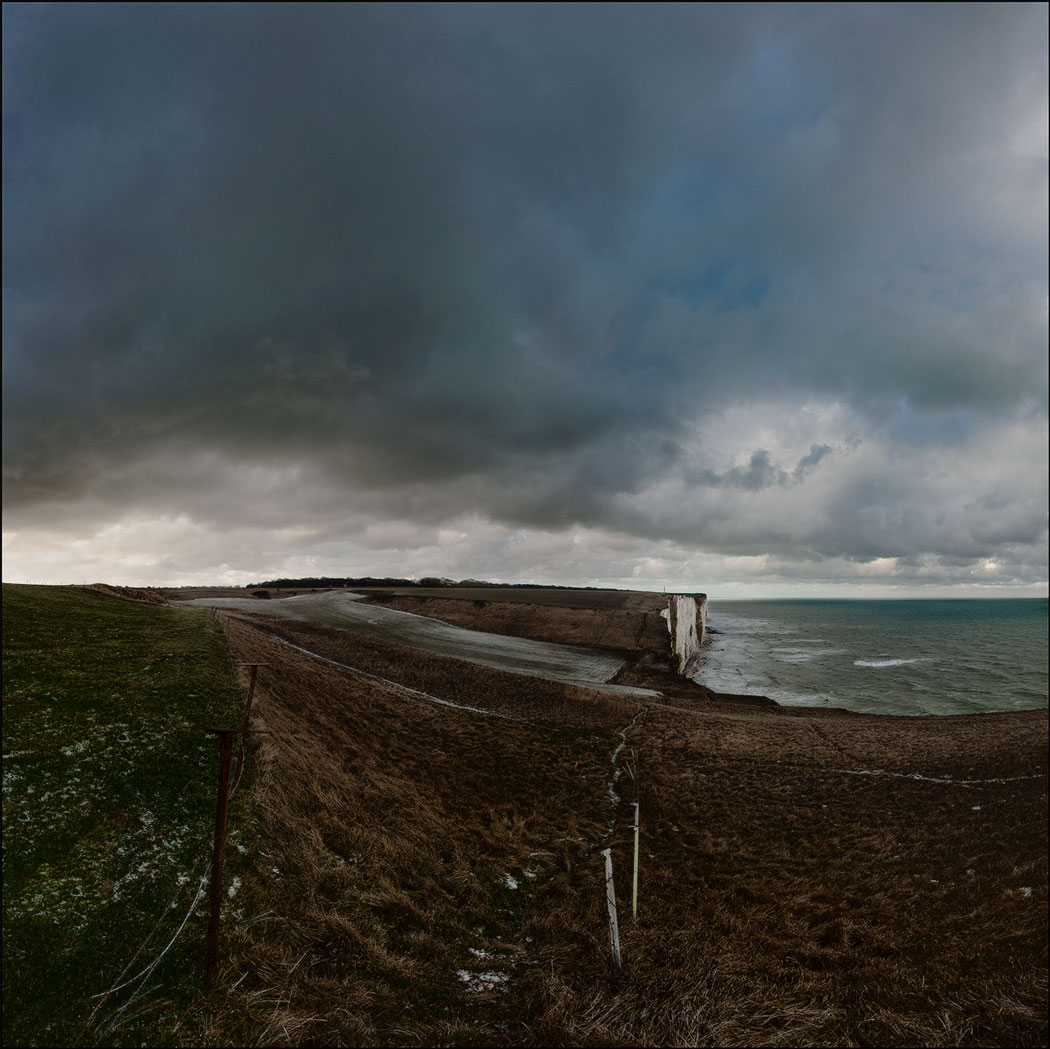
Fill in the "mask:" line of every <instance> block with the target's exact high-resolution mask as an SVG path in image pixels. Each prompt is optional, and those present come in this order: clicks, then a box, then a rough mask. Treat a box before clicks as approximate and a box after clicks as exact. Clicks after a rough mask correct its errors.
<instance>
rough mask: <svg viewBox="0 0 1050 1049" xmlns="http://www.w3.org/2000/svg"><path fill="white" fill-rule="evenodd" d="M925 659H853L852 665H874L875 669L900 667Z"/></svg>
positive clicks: (921, 661)
mask: <svg viewBox="0 0 1050 1049" xmlns="http://www.w3.org/2000/svg"><path fill="white" fill-rule="evenodd" d="M923 662H925V660H923V659H920V658H916V659H855V660H853V665H854V666H855V667H874V668H875V669H876V670H881V669H882V668H883V667H902V666H905V665H906V664H908V663H923Z"/></svg>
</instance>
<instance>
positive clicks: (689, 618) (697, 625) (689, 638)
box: [660, 594, 707, 674]
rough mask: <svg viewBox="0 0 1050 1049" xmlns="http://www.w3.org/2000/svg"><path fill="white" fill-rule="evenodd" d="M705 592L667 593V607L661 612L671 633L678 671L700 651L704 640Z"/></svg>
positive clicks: (683, 669) (672, 649)
mask: <svg viewBox="0 0 1050 1049" xmlns="http://www.w3.org/2000/svg"><path fill="white" fill-rule="evenodd" d="M706 604H707V594H668V595H667V609H666V611H664V612H661V613H660V615H662V616H663V617H664V618H665V619H666V620H667V629H668V632H669V633H670V635H671V652H672V654H673V655H674V656H676V657H677V658H678V673H679V674H684V673H685V668H686V664H687V663H688V662H689V660H691V659H692V658H693V656H695V655H696V654H697V653H698V652H699V651H700V645H701V644H702V643H703V640H704V606H705V605H706Z"/></svg>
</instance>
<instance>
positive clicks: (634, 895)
mask: <svg viewBox="0 0 1050 1049" xmlns="http://www.w3.org/2000/svg"><path fill="white" fill-rule="evenodd" d="M631 917H632V918H633V919H634V920H635V921H638V802H637V801H636V802H635V803H634V883H633V885H632V886H631Z"/></svg>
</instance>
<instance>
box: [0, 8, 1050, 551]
mask: <svg viewBox="0 0 1050 1049" xmlns="http://www.w3.org/2000/svg"><path fill="white" fill-rule="evenodd" d="M3 19H4V64H5V74H6V76H7V78H8V79H7V85H8V86H7V87H6V88H5V119H4V197H5V215H4V273H5V288H4V380H5V381H4V408H5V410H4V457H5V504H6V506H7V507H8V510H7V512H8V513H9V514H13V515H15V516H16V517H17V518H18V519H19V520H32V519H33V517H34V514H36V515H43V514H53V513H57V512H58V510H57V509H56V508H58V507H68V508H69V509H68V513H69V514H70V517H71V519H72V518H75V516H76V514H77V512H78V511H77V507H78V506H79V507H81V509H83V508H84V507H86V506H88V505H95V504H94V503H93V502H92V501H93V500H96V501H98V500H100V499H101V496H100V495H99V493H109V498H110V499H111V500H112V503H111V506H112V507H113V510H112V512H117V508H118V507H128V506H137V507H141V508H144V509H148V508H150V507H154V508H155V507H159V506H171V507H174V506H175V505H176V504H177V503H178V501H180V500H181V502H182V505H189V506H193V507H194V508H195V512H197V513H199V514H200V515H201V516H202V517H210V518H212V519H219V518H220V517H222V516H223V515H233V514H235V513H236V510H235V508H234V506H233V504H232V503H231V501H230V500H228V499H225V498H223V497H222V495H221V492H220V489H221V488H222V486H223V485H224V484H225V483H226V479H227V478H228V476H229V474H230V472H231V471H232V472H234V473H235V472H236V464H237V463H241V464H244V465H245V468H246V469H250V468H251V464H258V463H266V462H274V463H278V464H297V465H298V468H299V469H300V470H301V474H300V475H299V476H300V481H299V482H296V483H300V484H301V498H300V500H299V502H298V506H299V508H300V509H299V513H300V516H301V518H302V520H303V521H311V520H317V519H319V518H320V517H321V516H322V515H323V513H324V512H326V510H327V509H328V508H329V506H330V503H329V501H327V500H328V498H329V497H328V496H326V495H322V494H321V493H324V492H327V491H330V490H332V489H336V490H338V491H339V492H341V493H343V496H344V497H345V499H346V500H347V501H353V500H354V499H355V498H357V497H358V495H359V494H360V493H366V494H367V497H368V499H374V500H377V501H378V502H376V503H375V505H376V506H377V507H378V505H379V503H383V502H384V500H385V505H386V506H387V508H388V509H391V512H392V513H393V508H395V507H396V508H398V509H397V512H399V513H403V514H406V515H409V516H410V517H411V518H412V519H417V520H421V521H422V520H425V521H428V522H434V521H437V520H439V519H440V518H441V517H442V515H454V514H455V512H456V509H457V506H458V508H459V509H464V508H466V509H469V510H474V511H476V512H478V513H479V514H482V515H485V516H487V517H489V518H491V519H494V520H498V521H503V522H507V523H508V524H512V523H513V522H515V521H518V522H522V523H527V524H529V525H530V526H534V527H544V526H550V527H552V528H553V527H566V526H568V525H571V524H573V523H576V522H582V523H585V524H589V525H592V526H594V527H598V528H601V527H608V528H609V529H624V530H627V531H628V532H630V533H632V534H637V535H639V536H644V537H647V538H649V539H652V540H653V541H660V540H662V539H665V538H673V537H680V536H686V535H693V536H694V537H696V538H697V541H698V542H700V541H703V542H712V543H714V544H715V545H716V546H717V545H718V544H719V543H723V544H724V545H725V546H726V549H728V548H729V546H730V545H732V544H731V543H729V542H728V540H725V541H723V540H720V539H719V538H718V537H719V534H720V532H721V531H722V530H724V532H725V534H726V535H727V536H728V535H735V536H737V537H738V539H737V540H736V541H738V542H739V543H740V544H742V545H746V548H747V549H748V550H752V549H754V550H758V549H760V548H762V547H763V544H765V545H766V546H767V547H769V548H772V547H773V546H778V545H781V546H783V549H784V550H785V551H787V550H789V548H791V546H792V544H795V545H796V547H797V548H798V549H804V550H815V551H817V552H824V553H826V554H827V555H828V556H840V555H842V556H845V555H847V554H854V555H856V556H869V555H872V556H875V555H874V554H873V551H875V550H877V549H879V548H880V543H884V540H880V539H879V535H880V534H881V535H884V534H885V533H886V532H887V531H892V532H893V533H894V534H895V535H897V536H899V537H901V538H900V540H899V545H900V546H901V549H902V550H905V551H908V552H910V551H921V550H923V549H926V548H929V547H937V545H938V544H944V549H945V553H946V556H947V555H948V553H950V552H956V551H957V552H960V556H978V551H982V550H983V551H985V552H987V551H988V550H990V549H993V548H996V547H997V545H1000V544H1002V543H1009V542H1013V541H1015V540H1016V541H1017V542H1027V541H1028V538H1030V537H1031V535H1032V534H1033V527H1035V526H1034V525H1033V523H1032V521H1033V520H1034V519H1033V518H1032V516H1031V513H1030V510H1029V509H1028V508H1027V504H1025V507H1026V508H1025V509H1024V510H1023V512H1021V511H1018V510H1017V507H1018V505H1019V504H1018V500H1019V499H1020V496H1019V495H1018V493H1017V492H1016V490H1014V489H1013V488H1011V489H1010V491H1009V494H1006V495H1003V496H1002V498H1003V499H1004V500H1006V505H1005V506H1004V508H1003V517H1004V520H1003V521H1002V522H1000V523H996V522H994V521H991V520H986V519H985V518H984V517H981V519H980V523H979V524H978V523H975V524H974V529H973V534H972V535H969V536H967V537H963V536H961V535H956V534H954V533H952V534H951V535H948V536H945V535H944V534H943V530H939V528H940V526H938V525H936V523H935V522H934V521H933V518H932V517H930V518H929V519H927V516H926V515H923V514H919V515H918V516H917V517H916V515H915V513H914V511H913V510H912V509H911V508H910V504H909V501H911V500H913V499H914V487H913V486H911V485H909V484H907V483H897V482H896V481H894V480H893V479H888V480H886V481H885V483H884V485H883V487H882V488H881V489H879V487H878V485H875V487H873V488H872V487H869V488H867V489H864V488H863V487H860V486H854V485H853V484H852V483H849V482H848V481H845V480H844V482H843V490H842V493H841V498H840V499H838V500H828V502H827V503H826V505H827V507H828V511H827V520H826V521H823V520H822V521H817V520H807V521H806V522H803V521H802V519H801V512H799V520H798V523H797V524H795V525H793V526H792V529H793V530H792V531H791V532H790V534H789V535H787V537H786V538H785V537H784V536H782V535H780V534H779V533H778V530H777V527H776V526H775V523H774V524H771V523H770V522H771V521H773V522H775V520H776V515H775V514H771V513H770V512H769V509H768V505H767V504H763V503H762V502H761V500H762V499H778V498H787V497H788V496H790V494H791V492H792V491H793V490H796V489H797V490H799V492H802V491H809V490H810V486H812V485H819V484H821V483H822V481H821V479H822V477H823V476H824V475H825V473H827V472H828V471H830V470H831V469H832V467H833V466H837V464H838V463H839V462H840V460H842V459H843V456H840V455H838V454H835V455H833V454H832V448H836V449H838V448H841V447H845V443H844V442H845V436H846V435H844V434H843V433H841V432H836V433H831V432H830V431H829V432H828V433H823V434H822V433H814V434H813V435H812V439H807V440H806V441H804V442H802V445H801V448H798V449H797V450H793V451H791V452H790V454H789V453H788V451H787V450H784V451H783V454H781V450H780V449H777V448H774V446H773V445H772V444H771V443H770V442H769V441H767V440H766V439H765V438H764V437H762V436H761V435H758V434H756V435H755V436H754V437H753V438H752V439H751V440H749V441H747V442H746V443H745V444H743V445H737V446H735V447H732V448H729V447H722V446H721V437H720V434H719V432H718V428H717V424H716V422H714V421H713V420H714V419H715V416H714V415H713V414H712V413H714V412H717V411H719V410H721V409H722V408H723V407H724V406H726V405H732V404H738V403H741V402H763V401H765V402H772V401H776V402H777V403H780V404H789V402H790V401H791V400H792V399H793V400H794V401H796V402H798V401H806V400H821V399H823V400H825V401H829V402H832V403H841V404H843V405H845V406H846V409H847V411H848V413H849V414H850V415H851V417H852V418H853V419H854V420H855V424H856V427H857V431H858V432H863V433H864V434H865V435H866V440H870V441H873V442H877V443H881V444H884V445H885V446H887V447H892V448H894V449H897V450H898V452H899V454H901V455H902V456H904V455H906V454H907V452H908V451H909V450H911V449H914V448H920V447H921V448H929V447H943V448H951V447H954V446H957V445H959V444H960V443H965V442H966V441H968V440H970V439H971V438H972V437H973V436H974V435H976V434H980V433H983V432H986V431H987V432H989V433H990V432H992V430H994V428H995V427H996V426H998V425H999V424H1000V423H1001V422H1002V421H1003V420H1006V419H1010V418H1016V417H1021V416H1022V415H1024V414H1026V413H1027V415H1028V416H1029V417H1030V418H1032V419H1033V420H1035V424H1036V425H1043V424H1044V423H1045V403H1046V383H1047V373H1046V357H1045V340H1046V328H1045V288H1046V257H1045V231H1044V227H1045V212H1043V213H1040V212H1039V211H1038V209H1039V208H1045V182H1046V170H1045V157H1044V158H1042V159H1040V157H1039V156H1038V150H1036V151H1035V152H1034V153H1033V152H1032V150H1031V149H1029V148H1028V146H1027V145H1026V144H1025V142H1024V141H1023V138H1024V136H1023V134H1022V135H1021V138H1020V139H1018V128H1024V127H1027V126H1028V125H1027V124H1025V123H1024V121H1025V120H1026V119H1028V118H1027V116H1026V114H1027V113H1028V111H1029V109H1031V107H1032V105H1034V104H1036V103H1039V102H1040V100H1041V102H1042V104H1043V105H1044V106H1045V95H1046V71H1045V66H1046V61H1045V58H1046V45H1045V29H1046V11H1045V7H1044V6H1042V5H999V6H995V7H991V6H979V5H934V6H909V7H907V8H903V7H900V8H894V7H889V6H881V7H880V6H875V7H858V6H854V5H842V6H834V7H831V8H826V7H820V8H813V7H810V6H793V5H770V6H763V5H667V6H664V5H652V4H649V5H609V6H605V5H598V6H596V5H542V6H534V5H513V6H506V5H317V6H314V5H229V6H225V5H220V6H211V5H170V6H165V5H115V6H110V5H66V6H47V5H39V6H37V5H18V4H8V5H5V7H4V13H3ZM1033 100H1034V101H1033ZM1026 107H1027V108H1026ZM1019 143H1020V144H1019ZM1040 165H1042V166H1040ZM1039 214H1043V217H1042V218H1038V216H1039ZM784 410H785V411H786V412H787V413H788V415H790V412H791V411H792V409H791V408H790V407H787V408H785V409H784ZM778 425H779V422H778ZM697 429H699V430H700V431H701V432H702V434H703V453H702V454H701V455H700V456H699V457H698V458H697V457H693V456H692V455H691V454H687V453H686V452H685V451H684V450H683V449H684V448H685V444H686V442H687V438H688V435H689V434H691V433H693V432H694V431H696V430H697ZM807 447H808V449H809V451H808V452H806V451H805V449H806V448H807ZM733 462H736V463H740V462H746V465H743V466H740V465H738V466H731V465H727V464H729V463H733ZM780 463H783V464H784V465H783V466H782V465H780ZM791 463H796V465H795V466H794V467H793V468H792V467H791V466H790V464H791ZM289 468H291V466H289ZM1038 468H1039V463H1038V461H1036V462H1035V463H1034V464H1033V470H1035V471H1036V472H1037V473H1038ZM836 476H837V475H836ZM303 477H307V478H308V481H304V480H301V478H303ZM661 480H662V481H663V482H665V485H666V489H667V491H675V490H678V488H676V486H678V487H679V488H681V490H683V491H685V492H687V493H688V492H691V491H692V489H693V488H694V487H696V486H697V485H699V487H700V488H704V487H706V488H708V489H710V490H711V493H712V494H713V495H719V496H722V497H725V498H731V499H733V500H736V499H737V497H739V498H740V499H741V500H745V501H742V502H734V504H733V512H734V513H736V514H737V515H739V516H738V517H737V518H736V519H735V520H734V519H731V518H730V510H729V508H728V507H725V506H723V507H718V506H715V507H714V508H711V509H708V508H706V506H700V507H694V506H693V504H692V503H691V502H690V501H689V500H690V499H694V498H698V497H695V496H693V495H690V496H689V499H687V500H686V501H685V503H686V505H678V504H676V503H675V502H674V501H673V498H672V497H671V496H670V495H668V496H667V497H666V498H667V499H668V500H670V501H668V502H666V503H665V502H663V501H661V500H660V499H654V500H652V501H651V502H650V503H649V504H648V506H647V507H646V508H645V512H644V513H642V512H639V511H638V510H637V509H635V508H633V507H632V508H631V509H629V510H628V509H625V506H631V500H632V499H636V498H638V497H640V494H641V493H644V492H645V491H646V490H647V486H649V485H651V484H652V483H654V481H661ZM966 482H967V479H966V478H965V477H962V478H960V482H959V483H960V491H961V490H963V489H964V488H965V485H966ZM289 483H291V482H289ZM879 483H880V484H881V483H882V482H879ZM800 498H801V496H800ZM746 500H751V501H750V502H746ZM339 502H340V500H339V499H336V500H335V503H336V504H338V503H339ZM97 505H98V508H99V509H98V512H99V513H100V514H104V512H105V511H104V502H103V501H99V502H97ZM769 505H771V504H769ZM1015 511H1016V512H1015ZM379 512H380V510H379V509H376V513H379ZM720 515H722V516H720ZM977 516H978V517H980V515H977ZM14 519H15V517H12V520H14ZM701 525H704V526H706V528H701V527H700V526H701ZM316 527H317V528H318V530H319V532H321V533H323V532H325V531H326V526H325V525H323V524H318V525H316ZM701 533H703V534H701ZM743 537H747V538H746V540H745V539H744V538H743ZM1024 537H1028V538H1024Z"/></svg>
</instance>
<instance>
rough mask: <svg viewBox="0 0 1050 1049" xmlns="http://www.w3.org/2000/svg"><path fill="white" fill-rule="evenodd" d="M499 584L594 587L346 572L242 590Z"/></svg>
mask: <svg viewBox="0 0 1050 1049" xmlns="http://www.w3.org/2000/svg"><path fill="white" fill-rule="evenodd" d="M410 586H418V587H426V588H428V589H430V588H433V587H438V586H446V587H499V588H501V589H505V590H595V589H597V588H596V587H593V586H555V585H552V584H550V583H488V582H486V581H485V580H484V579H461V580H459V582H458V583H457V582H456V581H455V580H454V579H438V578H437V577H434V576H424V577H423V578H422V579H390V578H383V579H378V578H376V577H374V576H352V577H351V576H347V577H346V578H343V577H342V576H338V577H335V578H332V577H329V576H303V577H302V578H301V579H269V580H267V581H266V582H265V583H248V584H246V585H245V588H244V589H245V590H257V589H262V588H263V587H274V588H277V587H296V588H297V589H299V588H307V587H309V588H312V589H320V588H322V587H410Z"/></svg>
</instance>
